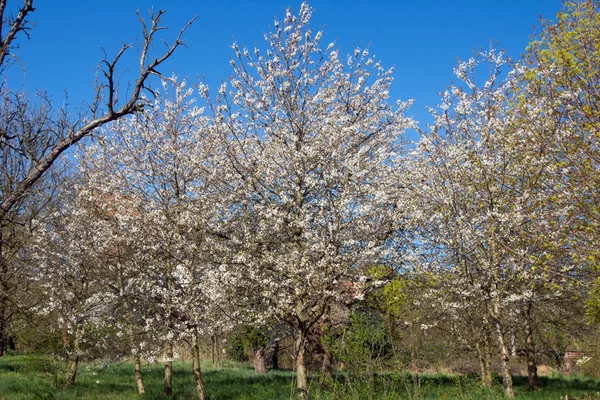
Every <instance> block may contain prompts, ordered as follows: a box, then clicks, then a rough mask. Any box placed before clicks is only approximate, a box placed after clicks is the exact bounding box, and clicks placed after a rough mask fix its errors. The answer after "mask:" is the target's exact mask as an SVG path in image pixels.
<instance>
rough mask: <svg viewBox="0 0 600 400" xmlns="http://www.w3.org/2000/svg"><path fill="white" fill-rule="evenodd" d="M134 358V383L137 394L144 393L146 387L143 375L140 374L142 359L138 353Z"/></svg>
mask: <svg viewBox="0 0 600 400" xmlns="http://www.w3.org/2000/svg"><path fill="white" fill-rule="evenodd" d="M134 360H135V361H134V372H135V383H136V385H137V390H138V394H144V393H146V388H145V387H144V377H143V375H142V359H141V358H140V356H139V355H136V356H135V359H134Z"/></svg>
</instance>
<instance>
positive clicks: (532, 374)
mask: <svg viewBox="0 0 600 400" xmlns="http://www.w3.org/2000/svg"><path fill="white" fill-rule="evenodd" d="M525 351H526V353H527V382H528V383H529V388H530V389H531V390H538V389H539V388H540V386H541V385H540V381H539V379H538V375H537V363H536V361H535V345H534V343H533V326H532V324H531V304H529V306H528V307H527V311H526V313H525Z"/></svg>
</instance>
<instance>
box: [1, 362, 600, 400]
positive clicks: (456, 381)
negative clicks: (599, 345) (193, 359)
mask: <svg viewBox="0 0 600 400" xmlns="http://www.w3.org/2000/svg"><path fill="white" fill-rule="evenodd" d="M161 367H162V365H161V364H158V363H157V364H146V365H145V366H144V374H145V377H144V378H145V383H146V395H145V396H143V397H140V396H138V395H137V394H136V390H135V383H134V378H133V367H132V365H131V364H129V363H110V364H99V363H84V364H82V365H81V367H80V369H79V375H78V378H77V383H76V384H75V385H73V386H65V385H64V379H63V376H64V366H63V364H62V363H60V362H56V361H53V360H52V359H50V358H45V357H40V356H35V355H14V354H11V355H5V356H4V357H2V358H0V399H2V400H16V399H56V400H58V399H61V400H70V399H84V398H85V399H90V400H91V399H99V400H103V399H139V398H144V399H160V398H164V395H163V393H162V379H163V371H162V368H161ZM190 371H191V365H190V364H188V363H184V362H176V363H175V365H174V376H173V389H174V391H173V395H172V397H171V398H172V399H194V398H195V396H196V393H195V390H194V381H193V377H192V374H191V372H190ZM203 372H204V379H205V383H206V388H207V393H208V399H210V400H265V399H274V400H275V399H279V400H285V399H290V398H294V394H295V393H294V390H295V380H294V373H293V371H290V370H271V371H269V372H268V373H267V374H263V375H257V374H255V373H254V371H253V369H252V368H251V367H250V366H247V365H244V364H235V363H226V364H225V366H224V367H223V368H212V367H211V366H210V364H208V363H207V364H205V365H203ZM514 379H515V395H516V398H517V399H523V400H525V399H531V400H550V399H553V400H558V399H562V398H564V397H565V396H567V395H568V396H569V397H570V398H577V399H590V400H591V399H600V380H596V379H591V378H585V377H576V376H563V375H555V376H552V377H542V378H540V379H541V381H542V384H543V388H542V389H541V390H538V391H535V392H532V391H530V390H528V388H527V380H526V378H522V377H515V378H514ZM310 398H311V399H322V400H333V399H382V400H384V399H385V400H392V399H409V400H421V399H472V400H475V399H502V398H503V394H502V387H501V383H500V382H497V384H496V385H495V387H494V388H493V389H491V390H490V389H484V388H482V387H481V386H480V385H478V384H477V380H476V378H475V377H471V376H458V375H456V376H452V375H443V374H418V375H413V374H408V373H385V374H375V375H369V376H365V377H363V378H361V379H358V378H354V377H350V376H348V375H347V374H344V373H338V374H336V375H335V376H334V379H333V381H330V382H327V383H326V382H323V380H322V379H321V377H320V376H319V375H313V376H312V379H311V381H310Z"/></svg>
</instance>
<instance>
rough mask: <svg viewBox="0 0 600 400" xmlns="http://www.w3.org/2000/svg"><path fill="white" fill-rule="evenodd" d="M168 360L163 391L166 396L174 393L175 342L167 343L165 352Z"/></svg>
mask: <svg viewBox="0 0 600 400" xmlns="http://www.w3.org/2000/svg"><path fill="white" fill-rule="evenodd" d="M165 356H166V358H167V361H166V362H165V379H164V381H163V393H164V394H165V396H170V395H171V394H172V393H173V343H169V344H168V345H167V351H166V354H165Z"/></svg>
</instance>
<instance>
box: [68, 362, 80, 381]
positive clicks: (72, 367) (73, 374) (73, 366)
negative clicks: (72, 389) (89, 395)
mask: <svg viewBox="0 0 600 400" xmlns="http://www.w3.org/2000/svg"><path fill="white" fill-rule="evenodd" d="M78 367H79V354H75V357H73V358H72V359H71V361H70V362H69V375H68V378H67V385H74V384H75V380H76V379H77V369H78Z"/></svg>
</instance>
